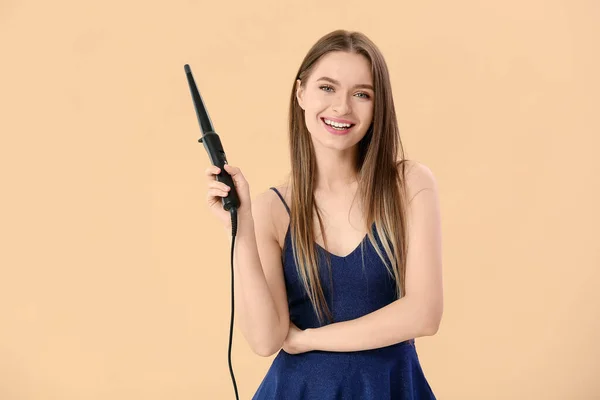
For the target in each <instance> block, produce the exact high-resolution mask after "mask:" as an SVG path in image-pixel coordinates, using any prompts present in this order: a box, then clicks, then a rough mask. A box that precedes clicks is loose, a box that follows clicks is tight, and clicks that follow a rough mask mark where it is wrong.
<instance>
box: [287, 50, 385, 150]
mask: <svg viewBox="0 0 600 400" xmlns="http://www.w3.org/2000/svg"><path fill="white" fill-rule="evenodd" d="M297 84H298V85H297V90H296V97H297V99H298V103H299V105H300V107H301V108H302V109H303V110H304V121H305V123H306V127H307V128H308V131H309V132H310V134H311V136H312V139H313V143H314V144H315V145H320V146H324V147H327V148H334V149H339V150H345V149H348V148H351V147H352V146H354V145H356V144H357V143H358V142H359V141H360V140H361V139H362V138H363V137H364V136H365V134H366V132H367V130H368V129H369V126H370V125H371V121H372V120H373V100H374V92H373V78H372V74H371V65H370V63H369V60H368V59H367V58H365V57H364V56H362V55H360V54H355V53H348V52H342V51H334V52H330V53H327V54H325V55H324V56H323V57H322V58H321V59H320V60H319V61H318V62H317V63H316V65H315V67H314V69H313V71H312V72H311V73H310V76H309V77H308V79H307V80H306V82H304V85H302V86H301V85H300V81H297Z"/></svg>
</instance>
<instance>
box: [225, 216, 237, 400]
mask: <svg viewBox="0 0 600 400" xmlns="http://www.w3.org/2000/svg"><path fill="white" fill-rule="evenodd" d="M229 213H230V214H231V322H230V323H229V350H228V354H227V358H228V362H229V373H230V374H231V380H232V381H233V390H234V391H235V398H236V400H239V396H238V389H237V384H236V383H235V375H234V374H233V367H232V365H231V346H232V341H233V316H234V312H235V296H234V272H233V271H234V269H233V250H234V247H235V236H236V234H237V208H235V207H231V208H230V209H229Z"/></svg>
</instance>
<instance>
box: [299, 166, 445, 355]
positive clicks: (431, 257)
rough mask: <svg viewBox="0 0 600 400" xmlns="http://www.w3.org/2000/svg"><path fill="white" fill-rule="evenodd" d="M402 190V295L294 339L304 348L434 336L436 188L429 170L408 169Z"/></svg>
mask: <svg viewBox="0 0 600 400" xmlns="http://www.w3.org/2000/svg"><path fill="white" fill-rule="evenodd" d="M407 189H408V198H409V199H412V200H411V201H410V206H409V208H408V210H407V215H408V230H407V234H408V236H409V247H408V259H407V266H406V294H405V296H404V297H402V298H401V299H399V300H396V301H394V302H393V303H391V304H388V305H387V306H385V307H382V308H381V309H379V310H376V311H374V312H372V313H370V314H367V315H365V316H362V317H360V318H357V319H354V320H351V321H344V322H338V323H334V324H331V325H326V326H324V327H321V328H316V329H307V330H305V331H304V332H303V334H302V335H299V336H302V338H301V340H302V341H303V342H304V343H303V345H304V348H305V349H310V350H324V351H359V350H368V349H375V348H380V347H385V346H390V345H393V344H396V343H399V342H402V341H405V340H408V339H413V338H416V337H420V336H430V335H434V334H435V333H436V332H437V331H438V327H439V325H440V322H441V318H442V312H443V288H442V238H441V218H440V206H439V200H438V189H437V184H436V181H435V177H434V176H433V173H432V172H431V170H429V168H427V167H426V166H424V165H422V164H418V163H415V164H413V166H412V168H411V169H410V170H409V172H408V174H407ZM305 351H308V350H305Z"/></svg>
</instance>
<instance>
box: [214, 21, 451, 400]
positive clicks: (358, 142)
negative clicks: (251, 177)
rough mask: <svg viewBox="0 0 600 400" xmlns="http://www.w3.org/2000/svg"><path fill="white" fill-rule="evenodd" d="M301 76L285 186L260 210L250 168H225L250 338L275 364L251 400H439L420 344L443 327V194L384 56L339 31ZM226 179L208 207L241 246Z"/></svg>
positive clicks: (263, 197)
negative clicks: (420, 152) (405, 120)
mask: <svg viewBox="0 0 600 400" xmlns="http://www.w3.org/2000/svg"><path fill="white" fill-rule="evenodd" d="M296 78H297V79H296V81H295V85H294V88H293V90H292V95H291V103H290V119H289V140H290V157H291V174H290V178H289V181H288V183H287V184H286V185H285V186H279V187H272V188H271V189H270V190H267V191H265V192H263V193H261V194H259V195H258V196H256V198H255V199H254V200H253V201H252V203H251V199H250V194H249V193H250V191H249V186H248V182H247V181H246V179H245V178H244V175H243V174H242V172H241V170H240V168H236V167H233V166H231V165H226V166H225V167H224V168H225V170H226V171H227V172H228V173H229V174H231V175H232V177H233V181H234V184H235V187H236V190H237V191H238V194H239V197H240V208H239V209H238V221H239V222H238V226H239V228H238V232H237V236H236V248H235V253H234V266H235V276H236V279H235V282H236V287H235V296H236V299H238V301H236V305H237V306H238V307H237V308H238V309H237V313H236V315H237V316H238V319H239V325H240V329H241V331H242V333H243V335H244V337H245V338H246V340H247V341H248V343H249V345H250V347H251V348H252V349H253V351H254V352H256V353H257V354H259V355H261V356H265V357H267V356H271V355H273V354H275V353H277V352H278V354H277V356H276V357H275V359H274V360H273V363H272V365H271V367H270V369H269V370H268V372H267V374H266V376H265V378H264V380H263V381H262V383H261V384H260V387H259V388H258V390H257V391H256V393H255V395H254V397H253V399H254V400H261V399H284V400H300V399H318V400H337V399H363V400H365V399H373V400H384V399H395V400H397V399H435V396H434V394H433V391H432V390H431V388H430V386H429V384H428V382H427V379H426V378H425V376H424V374H423V370H422V369H421V365H420V363H419V359H418V356H417V353H416V350H415V344H414V338H417V337H420V336H428V335H433V334H435V333H436V332H437V330H438V326H439V324H440V320H441V317H442V308H443V300H442V298H443V295H442V292H443V291H442V261H441V227H440V225H441V223H440V212H439V204H438V192H437V186H436V181H435V178H434V176H433V174H432V172H431V171H430V170H429V169H428V168H427V167H426V166H425V165H423V164H420V163H418V162H414V161H408V160H406V159H404V152H403V149H402V144H401V142H400V137H399V131H398V125H397V121H396V113H395V109H394V103H393V99H392V92H391V85H390V78H389V73H388V69H387V66H386V63H385V61H384V58H383V56H382V55H381V53H380V51H379V50H378V48H377V47H376V46H375V44H374V43H373V42H372V41H371V40H369V38H367V37H366V36H365V35H364V34H361V33H358V32H347V31H344V30H338V31H334V32H331V33H329V34H327V35H325V36H324V37H322V38H321V39H320V40H318V41H317V43H316V44H315V45H314V46H313V47H312V48H311V49H310V51H309V52H308V54H307V55H306V57H305V59H304V61H303V62H302V65H301V66H300V69H299V70H298V73H297V75H296ZM398 153H400V157H399V154H398ZM219 172H220V171H219V169H218V168H216V167H209V168H208V169H207V170H206V174H207V177H208V205H209V207H210V209H211V211H212V212H213V213H214V214H215V215H216V216H217V217H218V218H219V219H220V220H221V221H222V222H223V224H224V226H225V229H226V231H227V233H228V235H230V233H231V225H230V224H231V221H230V216H229V213H228V212H226V211H224V210H223V208H222V205H221V197H222V196H226V195H227V192H228V190H229V188H228V187H227V186H226V185H224V184H222V183H220V182H218V181H216V180H215V174H219ZM382 238H383V239H385V240H382Z"/></svg>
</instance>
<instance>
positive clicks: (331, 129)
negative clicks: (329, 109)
mask: <svg viewBox="0 0 600 400" xmlns="http://www.w3.org/2000/svg"><path fill="white" fill-rule="evenodd" d="M321 122H322V123H323V125H324V126H325V129H327V131H328V132H329V133H332V134H334V135H345V134H347V133H348V132H350V130H351V129H352V128H354V126H355V125H354V124H352V125H351V126H350V127H349V128H347V129H336V128H334V127H332V126H331V125H327V124H326V123H325V120H324V118H321Z"/></svg>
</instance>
